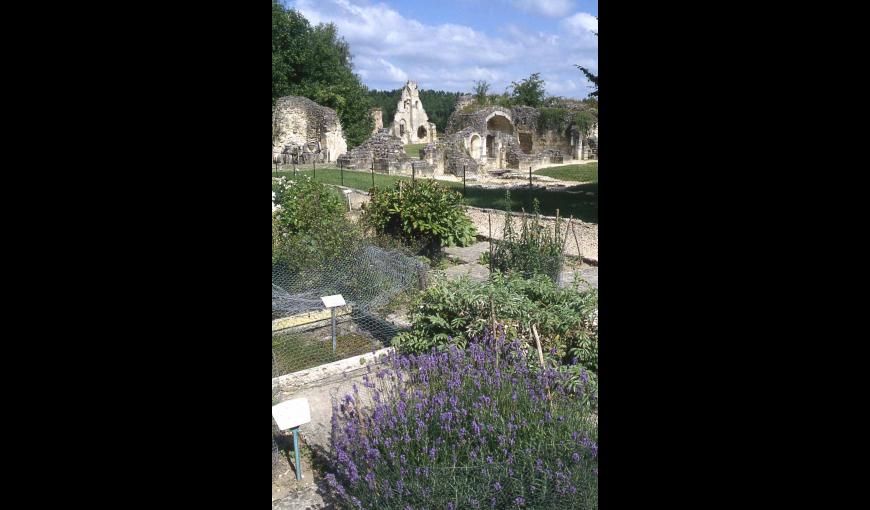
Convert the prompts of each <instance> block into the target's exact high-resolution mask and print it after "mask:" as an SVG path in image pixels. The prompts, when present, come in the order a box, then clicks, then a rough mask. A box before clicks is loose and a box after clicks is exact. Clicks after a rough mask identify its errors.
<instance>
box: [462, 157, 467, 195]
mask: <svg viewBox="0 0 870 510" xmlns="http://www.w3.org/2000/svg"><path fill="white" fill-rule="evenodd" d="M465 167H466V165H462V196H463V198H464V197H465Z"/></svg>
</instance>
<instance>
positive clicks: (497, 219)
mask: <svg viewBox="0 0 870 510" xmlns="http://www.w3.org/2000/svg"><path fill="white" fill-rule="evenodd" d="M345 189H350V188H345ZM346 196H347V198H348V200H349V201H350V209H351V210H352V211H355V210H359V209H361V208H362V205H363V204H365V203H367V202H368V201H369V200H370V199H371V197H370V196H369V194H368V193H365V192H363V191H359V190H351V192H350V193H348V194H347V195H346ZM465 210H466V212H467V213H468V216H469V217H470V218H471V221H472V222H474V226H475V227H476V228H477V234H478V235H480V236H483V237H486V238H489V220H490V217H492V237H493V239H496V240H499V239H501V238H502V232H503V231H504V219H505V212H504V211H500V210H498V209H484V208H481V207H466V208H465ZM513 218H514V229H515V230H518V229H519V228H520V225H521V221H522V214H521V213H513ZM541 223H543V224H544V225H545V226H546V227H547V228H549V229H550V230H551V231H552V230H554V229H555V227H556V218H555V216H541ZM567 223H568V219H567V218H562V228H563V229H564V228H565V226H566V225H567ZM571 224H572V225H573V226H574V228H573V232H572V230H570V229H569V230H568V242H566V243H565V253H567V254H568V255H573V256H575V257H582V258H584V259H586V260H587V261H588V262H591V263H593V264H597V263H598V225H597V224H595V223H586V222H583V221H580V220H573V221H572V222H571ZM575 233H576V234H577V239H576V240H575V239H574V234H575ZM578 245H579V248H580V249H579V251H578V249H577V248H578Z"/></svg>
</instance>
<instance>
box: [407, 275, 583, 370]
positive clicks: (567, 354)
mask: <svg viewBox="0 0 870 510" xmlns="http://www.w3.org/2000/svg"><path fill="white" fill-rule="evenodd" d="M597 308H598V299H597V294H596V293H595V292H594V291H584V290H580V288H579V284H577V283H575V284H574V285H572V286H571V287H567V288H560V287H558V286H557V285H556V284H555V283H553V281H552V280H550V279H549V278H547V277H546V276H544V275H535V276H533V277H531V278H522V277H521V276H520V275H516V274H510V275H503V274H500V273H495V274H493V275H492V277H491V278H490V280H488V281H484V282H475V281H472V280H469V279H467V278H460V279H458V280H449V279H436V280H435V281H434V282H433V284H432V285H431V286H429V288H427V289H426V290H425V291H423V292H422V293H420V295H419V296H418V297H417V300H416V302H415V303H414V304H413V307H412V310H413V311H412V312H411V314H410V319H411V330H410V331H407V332H403V333H400V334H398V335H397V336H396V337H394V338H393V342H392V343H393V345H394V346H395V347H396V348H398V349H399V350H401V351H403V352H411V353H420V352H426V351H429V350H430V349H432V348H433V347H437V348H444V347H446V346H449V345H456V346H458V347H461V348H464V347H465V346H466V345H467V344H468V341H469V339H471V338H475V337H478V336H481V335H483V334H484V332H485V331H487V330H488V329H491V327H492V324H493V319H496V320H497V321H498V322H499V324H502V325H503V326H504V329H505V334H506V336H507V338H508V339H509V340H512V339H515V338H524V339H526V340H527V341H529V342H530V343H534V340H532V335H531V333H530V329H531V325H532V324H534V325H535V326H536V329H537V331H538V333H539V335H540V338H541V343H542V346H543V348H544V350H545V351H546V353H547V356H548V357H550V358H551V359H553V360H554V361H556V362H557V363H558V364H561V365H570V364H572V363H573V362H574V361H575V358H576V362H577V363H579V364H580V365H581V366H582V367H585V368H586V369H587V370H590V371H593V372H596V373H597V371H598V327H597V325H596V321H595V320H594V316H595V314H596V310H597Z"/></svg>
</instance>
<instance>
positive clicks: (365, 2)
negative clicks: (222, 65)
mask: <svg viewBox="0 0 870 510" xmlns="http://www.w3.org/2000/svg"><path fill="white" fill-rule="evenodd" d="M284 3H285V4H286V5H287V6H288V7H293V8H296V9H297V10H299V11H300V12H302V14H303V15H305V17H306V18H308V20H309V21H310V22H312V23H313V24H317V23H321V22H333V23H335V24H336V26H337V27H338V32H339V34H340V35H341V36H342V37H344V38H345V39H346V40H347V41H348V43H350V49H351V52H352V54H353V62H354V70H355V71H356V72H357V73H358V74H359V75H360V77H361V78H362V79H363V82H364V83H365V84H366V85H367V86H368V87H369V88H372V89H382V90H383V89H397V88H399V87H401V86H402V85H403V84H404V83H405V81H406V80H409V79H410V80H415V81H416V82H417V83H418V84H419V86H420V88H424V89H434V90H448V91H454V92H471V88H472V86H473V84H474V82H475V81H477V80H486V81H488V82H490V83H491V84H492V85H493V86H492V88H491V92H494V93H500V92H504V91H505V89H506V88H507V87H508V86H509V85H510V83H511V82H512V81H520V80H521V79H523V78H526V77H528V76H529V75H530V74H532V73H534V72H540V73H541V77H542V78H543V79H544V80H545V82H546V88H547V92H548V93H550V94H552V95H559V96H565V97H573V98H578V99H582V98H584V97H586V95H587V94H588V93H589V92H590V91H591V90H592V89H591V88H590V87H589V85H590V83H589V82H588V81H587V80H586V78H585V77H584V76H583V75H582V74H581V73H580V71H579V70H578V69H577V68H576V67H574V65H575V64H580V65H584V66H586V67H589V68H590V69H592V71H593V72H594V73H596V74H597V73H598V38H597V37H595V36H594V35H593V33H592V32H593V31H594V32H597V31H598V22H597V21H596V20H595V16H597V15H598V1H597V0H429V1H417V0H381V1H378V0H374V1H372V0H285V2H284Z"/></svg>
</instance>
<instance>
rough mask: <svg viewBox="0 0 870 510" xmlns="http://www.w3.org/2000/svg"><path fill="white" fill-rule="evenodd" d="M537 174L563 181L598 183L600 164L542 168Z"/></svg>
mask: <svg viewBox="0 0 870 510" xmlns="http://www.w3.org/2000/svg"><path fill="white" fill-rule="evenodd" d="M535 173H536V174H539V175H546V176H547V177H552V178H554V179H560V180H563V181H577V182H598V163H586V164H585V165H566V166H554V167H550V168H541V169H540V170H537V171H536V172H535Z"/></svg>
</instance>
